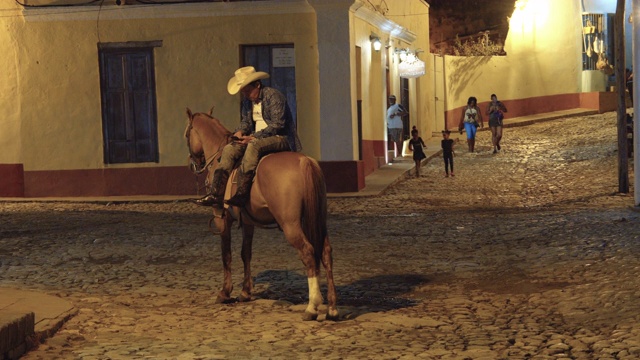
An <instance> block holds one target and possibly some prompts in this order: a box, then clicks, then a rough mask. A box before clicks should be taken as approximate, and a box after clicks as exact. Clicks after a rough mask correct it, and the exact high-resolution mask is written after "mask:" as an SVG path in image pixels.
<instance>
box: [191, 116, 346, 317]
mask: <svg viewBox="0 0 640 360" xmlns="http://www.w3.org/2000/svg"><path fill="white" fill-rule="evenodd" d="M187 115H188V116H189V122H188V125H187V128H186V130H185V137H186V139H187V145H188V147H189V157H190V158H191V163H192V169H193V170H194V171H197V172H202V171H204V170H207V171H209V174H211V173H213V171H214V170H215V169H216V167H217V165H218V164H219V163H218V158H219V157H220V153H221V152H222V148H223V147H224V146H225V145H226V144H228V143H229V142H230V141H231V135H232V134H231V132H230V131H229V130H227V129H226V128H225V127H224V126H223V125H222V124H221V123H220V120H218V119H216V118H214V117H212V116H211V114H204V113H195V114H193V113H191V110H189V109H187ZM230 186H232V181H231V180H230V181H229V182H228V184H227V193H229V192H230V191H229V187H230ZM235 220H238V221H239V222H240V224H241V226H242V238H243V239H242V253H241V256H242V261H243V262H244V281H243V283H242V292H241V294H240V296H239V297H238V300H239V301H249V300H251V291H252V288H253V282H252V278H251V245H252V241H253V232H254V227H255V226H265V225H277V226H278V227H279V228H280V229H282V231H283V232H284V236H285V238H286V239H287V241H288V242H289V243H290V244H291V245H292V246H293V247H294V248H295V249H296V250H297V251H298V255H299V257H300V259H301V260H302V263H303V264H304V266H305V268H306V270H307V280H308V285H309V305H308V306H307V308H306V310H305V314H304V317H303V319H304V320H315V319H316V318H317V317H318V306H319V305H321V304H322V301H323V300H322V294H321V292H320V285H319V282H318V275H319V274H320V263H321V262H322V265H323V266H324V269H325V272H326V274H327V289H328V290H327V297H328V302H329V304H328V310H327V315H326V317H327V319H331V320H337V319H338V309H337V307H336V301H337V297H336V289H335V285H334V283H333V270H332V267H333V257H332V250H331V245H330V243H329V237H328V235H327V198H326V186H325V182H324V176H323V175H322V171H321V170H320V167H319V165H318V163H317V162H316V161H315V160H313V159H311V158H309V157H307V156H304V155H302V154H299V153H295V152H280V153H275V154H271V155H268V156H265V157H264V158H262V160H261V161H260V164H259V166H258V168H257V170H256V175H255V178H254V182H253V185H252V187H251V198H250V200H249V202H248V203H247V205H246V206H245V207H244V208H243V209H237V208H234V207H225V208H224V209H219V208H214V218H213V223H214V225H215V227H216V228H217V230H218V232H219V233H220V237H221V240H222V242H221V247H222V265H223V267H224V283H223V285H222V290H220V293H219V294H218V297H217V299H216V302H218V303H223V302H230V301H232V299H231V297H230V295H231V291H232V289H233V285H232V283H231V225H232V224H233V221H235Z"/></svg>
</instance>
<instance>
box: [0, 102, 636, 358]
mask: <svg viewBox="0 0 640 360" xmlns="http://www.w3.org/2000/svg"><path fill="white" fill-rule="evenodd" d="M489 136H490V134H489V133H488V132H481V133H479V139H478V142H477V143H478V144H479V146H478V149H477V150H479V152H477V153H475V154H470V153H467V152H466V150H465V148H466V146H465V145H463V144H458V145H457V156H456V158H455V166H456V172H455V173H456V177H455V178H445V177H444V176H443V175H444V171H443V169H442V161H441V159H435V160H433V161H431V162H430V163H428V164H427V165H426V166H425V167H424V169H423V172H422V174H423V175H422V177H421V178H411V179H407V180H406V181H402V182H400V183H398V184H397V185H395V186H394V187H393V188H391V189H389V190H388V191H387V192H386V194H384V195H381V196H378V197H370V198H342V199H330V201H329V211H330V218H329V231H330V236H331V240H332V244H333V247H334V261H335V268H334V270H335V279H336V284H337V287H338V295H339V299H338V305H339V306H340V312H341V317H342V318H343V320H342V321H339V322H330V321H322V316H321V318H320V321H312V322H303V321H301V318H302V312H303V310H304V307H305V306H306V305H305V301H306V296H307V282H306V279H305V277H304V276H303V272H302V264H301V262H300V261H299V260H298V259H297V256H296V253H295V251H294V249H293V248H291V247H290V246H289V245H288V244H287V243H286V241H285V240H284V238H283V236H282V234H281V233H279V232H278V231H275V230H257V231H256V238H255V241H254V261H253V273H254V276H255V287H256V289H255V290H256V291H255V297H256V300H255V301H252V302H249V303H236V304H227V305H216V304H215V303H214V300H215V294H216V292H217V291H218V290H219V288H220V287H221V278H222V270H221V264H220V259H219V240H218V238H217V237H214V236H213V235H212V234H211V233H209V230H208V229H207V226H206V224H207V221H208V219H209V214H208V212H207V210H206V209H203V208H198V207H196V206H194V205H192V204H189V203H185V202H176V203H128V204H108V205H105V204H88V203H62V202H60V203H1V204H0V210H1V212H0V286H3V287H18V288H21V289H35V290H39V291H44V292H47V293H49V294H53V295H58V296H61V297H64V298H65V299H68V300H70V301H72V302H73V303H74V304H75V306H76V307H77V308H78V309H79V312H78V314H77V315H76V316H75V317H73V318H72V319H71V320H69V321H68V322H67V323H66V324H65V325H64V326H63V328H62V329H60V330H59V331H58V333H57V334H56V335H55V336H53V337H52V338H50V339H48V340H47V341H46V342H45V343H43V344H41V345H40V346H39V348H37V349H36V350H34V351H32V352H30V353H29V354H27V355H26V356H25V359H54V358H60V359H147V358H149V359H267V358H270V359H292V358H293V359H414V358H418V359H529V358H533V359H637V358H639V357H640V312H639V311H638V309H640V278H639V277H638V270H639V269H640V256H639V255H640V226H638V224H639V221H640V213H637V212H634V211H632V210H631V207H632V206H633V197H632V196H622V195H616V191H617V186H618V185H617V184H618V180H617V152H616V130H615V114H614V113H607V114H603V115H594V116H589V117H580V118H569V119H565V120H561V121H554V122H549V123H543V124H537V125H532V126H528V127H522V128H508V129H505V139H504V145H503V150H502V152H501V153H499V154H496V155H493V154H492V153H491V148H490V146H489V145H488V144H490V139H489ZM631 183H632V184H633V178H631ZM234 239H236V241H235V242H234V266H235V267H234V270H235V271H234V278H233V280H234V284H235V288H236V290H235V291H236V293H235V294H237V292H238V291H239V289H240V287H241V281H242V277H241V261H240V257H239V246H240V241H238V240H239V239H240V235H239V231H238V230H234ZM323 291H324V289H323Z"/></svg>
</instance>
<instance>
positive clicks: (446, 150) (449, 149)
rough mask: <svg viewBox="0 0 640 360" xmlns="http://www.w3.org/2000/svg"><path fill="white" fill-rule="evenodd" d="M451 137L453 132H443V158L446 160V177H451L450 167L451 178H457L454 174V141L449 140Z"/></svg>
mask: <svg viewBox="0 0 640 360" xmlns="http://www.w3.org/2000/svg"><path fill="white" fill-rule="evenodd" d="M450 135H451V131H449V130H443V131H442V137H443V139H442V141H441V143H442V158H443V159H444V171H445V175H444V176H445V177H449V167H451V176H455V175H454V174H453V154H454V151H453V140H452V139H449V136H450Z"/></svg>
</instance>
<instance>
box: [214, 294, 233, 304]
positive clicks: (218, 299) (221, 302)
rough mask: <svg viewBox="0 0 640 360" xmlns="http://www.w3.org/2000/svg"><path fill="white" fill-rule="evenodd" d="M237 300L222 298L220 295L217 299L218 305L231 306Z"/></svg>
mask: <svg viewBox="0 0 640 360" xmlns="http://www.w3.org/2000/svg"><path fill="white" fill-rule="evenodd" d="M236 301H237V300H236V299H232V298H230V297H228V296H220V295H218V297H216V304H231V303H234V302H236Z"/></svg>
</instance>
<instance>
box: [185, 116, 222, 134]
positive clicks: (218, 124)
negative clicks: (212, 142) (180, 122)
mask: <svg viewBox="0 0 640 360" xmlns="http://www.w3.org/2000/svg"><path fill="white" fill-rule="evenodd" d="M196 117H203V118H204V119H205V120H208V121H206V122H207V123H208V124H210V125H212V126H213V127H214V128H215V129H214V131H215V132H219V133H220V134H230V133H231V132H230V131H229V130H227V128H225V127H224V125H222V122H220V120H219V119H217V118H215V117H213V116H211V114H208V113H203V112H197V113H194V114H193V119H194V120H195V118H196ZM188 121H190V120H189V119H187V122H188ZM188 131H189V128H188V127H187V128H186V129H185V131H184V135H185V136H187V132H188Z"/></svg>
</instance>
